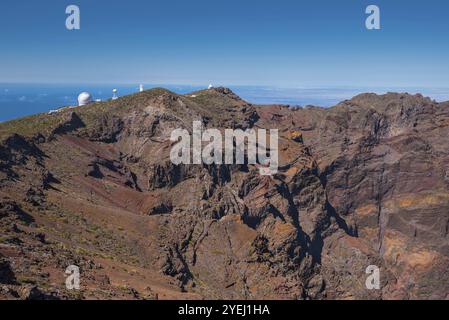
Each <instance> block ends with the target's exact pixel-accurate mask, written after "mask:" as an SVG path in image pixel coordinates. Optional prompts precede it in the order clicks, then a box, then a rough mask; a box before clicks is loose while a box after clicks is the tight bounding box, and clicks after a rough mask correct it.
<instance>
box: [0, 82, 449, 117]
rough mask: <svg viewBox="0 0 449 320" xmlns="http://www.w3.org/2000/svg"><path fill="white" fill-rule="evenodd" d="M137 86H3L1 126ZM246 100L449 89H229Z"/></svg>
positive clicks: (331, 99)
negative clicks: (81, 96)
mask: <svg viewBox="0 0 449 320" xmlns="http://www.w3.org/2000/svg"><path fill="white" fill-rule="evenodd" d="M138 87H139V84H136V85H116V86H114V85H73V84H71V85H56V84H55V85H49V84H0V122H3V121H8V120H12V119H15V118H20V117H23V116H27V115H32V114H36V113H41V112H48V111H49V110H52V109H57V108H59V107H62V106H68V105H76V104H77V97H78V94H79V93H80V92H83V91H87V92H89V93H91V94H92V96H93V98H94V99H102V100H106V99H109V98H111V96H112V89H114V88H116V89H118V96H124V95H128V94H131V93H135V92H138V90H139V88H138ZM144 87H145V89H150V88H154V87H164V88H167V89H169V90H171V91H174V92H176V93H179V94H185V93H189V92H192V91H196V90H200V89H204V88H205V86H202V87H201V86H186V85H155V84H151V85H144ZM229 87H230V88H231V89H232V90H233V91H234V92H235V93H236V94H238V95H239V96H240V97H242V98H243V99H245V100H247V101H249V102H251V103H257V104H288V105H295V106H296V105H299V106H306V105H316V106H322V107H329V106H333V105H335V104H337V103H338V102H340V101H343V100H345V99H350V98H352V97H353V96H355V95H357V94H359V93H363V92H376V93H385V92H388V91H397V92H409V93H422V94H423V95H425V96H430V97H431V98H432V99H435V100H437V101H448V100H449V89H424V90H420V89H418V88H389V89H386V88H375V89H373V88H351V87H333V88H275V87H260V86H229Z"/></svg>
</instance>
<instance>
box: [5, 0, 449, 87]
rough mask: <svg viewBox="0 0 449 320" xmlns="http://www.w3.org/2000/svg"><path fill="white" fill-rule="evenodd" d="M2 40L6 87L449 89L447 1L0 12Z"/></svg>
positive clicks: (96, 4)
mask: <svg viewBox="0 0 449 320" xmlns="http://www.w3.org/2000/svg"><path fill="white" fill-rule="evenodd" d="M69 4H76V5H78V6H79V7H80V9H81V30H79V31H68V30H67V29H66V28H65V20H66V16H67V15H66V14H65V8H66V6H67V5H69ZM369 4H376V5H378V6H379V7H380V9H381V25H382V29H381V30H379V31H369V30H367V29H366V28H365V19H366V16H367V15H366V14H365V9H366V7H367V5H369ZM0 35H1V37H0V41H1V42H0V43H1V44H0V82H8V83H12V82H26V83H113V82H115V83H139V82H144V83H178V84H191V85H195V84H207V83H209V82H212V83H214V84H223V85H226V84H228V85H269V86H280V87H296V86H383V87H386V86H394V87H398V86H400V87H407V86H413V87H449V1H447V0H426V1H415V0H413V1H411V0H407V1H406V0H371V1H364V0H339V1H337V0H327V1H325V0H313V1H312V0H310V1H301V0H291V1H287V0H277V1H274V0H271V1H264V0H257V1H254V0H226V1H215V0H209V1H203V0H127V1H118V0H117V1H106V0H69V1H65V0H42V1H36V0H26V1H24V0H1V1H0Z"/></svg>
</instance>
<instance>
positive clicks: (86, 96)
mask: <svg viewBox="0 0 449 320" xmlns="http://www.w3.org/2000/svg"><path fill="white" fill-rule="evenodd" d="M92 102H93V99H92V95H91V94H90V93H89V92H81V93H80V94H79V96H78V106H80V107H82V106H85V105H86V104H89V103H92Z"/></svg>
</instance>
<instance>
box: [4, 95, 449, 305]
mask: <svg viewBox="0 0 449 320" xmlns="http://www.w3.org/2000/svg"><path fill="white" fill-rule="evenodd" d="M448 106H449V103H436V102H435V101H432V100H431V99H430V98H424V97H422V96H421V95H408V94H395V93H388V94H385V95H380V96H379V95H375V94H362V95H359V96H356V97H354V98H353V99H350V100H345V101H343V102H342V103H340V104H337V105H336V106H334V107H332V108H320V107H313V108H295V109H292V108H289V107H287V106H282V105H271V106H263V107H262V106H258V105H253V104H251V103H248V102H246V101H244V100H242V99H240V98H239V97H238V96H237V95H235V94H234V93H233V92H232V91H231V90H230V89H227V88H214V89H211V90H204V91H199V92H193V93H190V94H186V95H178V94H175V93H173V92H170V91H168V90H165V89H160V88H158V89H152V90H147V91H145V92H142V93H138V94H135V95H132V96H127V97H122V98H119V99H118V100H114V101H109V102H103V103H94V104H92V105H88V106H85V107H77V108H73V109H65V110H62V111H61V112H60V113H58V114H56V115H47V114H41V115H37V116H34V117H28V118H25V119H21V120H16V121H12V122H8V123H2V124H0V137H1V140H2V143H1V145H0V148H1V151H2V152H1V157H0V174H1V175H0V185H1V191H0V197H1V198H2V202H1V203H2V205H1V207H0V227H1V230H2V234H3V237H2V239H0V283H1V284H2V289H1V291H0V297H8V298H30V299H31V298H42V299H43V298H62V299H66V298H67V299H76V298H88V299H91V298H93V299H98V298H126V299H156V298H159V299H170V298H182V299H200V298H212V299H220V298H221V299H222V298H225V299H266V298H271V299H397V298H401V299H407V298H408V299H430V298H441V299H445V298H448V297H449V283H448V281H446V280H444V279H449V277H445V278H444V275H445V274H447V272H448V269H449V268H448V266H449V239H448V231H447V230H448V226H449V216H448V212H449V201H448V200H449V191H448V188H449V157H448V152H447V150H448V148H447V147H448V145H447V144H448V143H447V142H446V140H445V139H444V138H442V137H445V136H447V133H448V126H449V108H448ZM194 120H200V121H202V122H203V124H204V125H205V127H207V128H220V129H223V128H229V129H247V128H253V127H259V128H265V129H270V128H273V129H279V132H280V139H279V145H280V172H279V174H278V175H276V176H275V177H263V176H259V175H258V173H257V170H256V168H255V167H254V166H250V165H226V166H206V165H202V166H175V165H173V164H172V163H171V162H170V160H169V157H168V154H169V150H170V145H171V144H170V141H169V140H170V139H169V138H170V133H171V131H172V130H174V129H176V128H186V129H188V130H190V129H191V125H192V122H193V121H194ZM186 190H188V192H186ZM72 264H77V265H79V266H80V267H81V269H82V279H83V277H84V279H85V280H84V281H85V282H84V286H83V288H84V289H83V290H82V291H81V292H78V293H74V292H70V291H68V290H66V289H65V288H64V285H63V283H64V271H65V268H66V267H67V266H68V265H72ZM369 265H377V266H378V267H379V268H380V269H381V275H382V276H381V290H367V289H366V287H365V285H364V284H365V279H366V277H367V275H366V273H365V270H366V268H367V267H368V266H369Z"/></svg>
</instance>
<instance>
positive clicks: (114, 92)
mask: <svg viewBox="0 0 449 320" xmlns="http://www.w3.org/2000/svg"><path fill="white" fill-rule="evenodd" d="M117 99H118V96H117V89H113V90H112V100H117Z"/></svg>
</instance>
